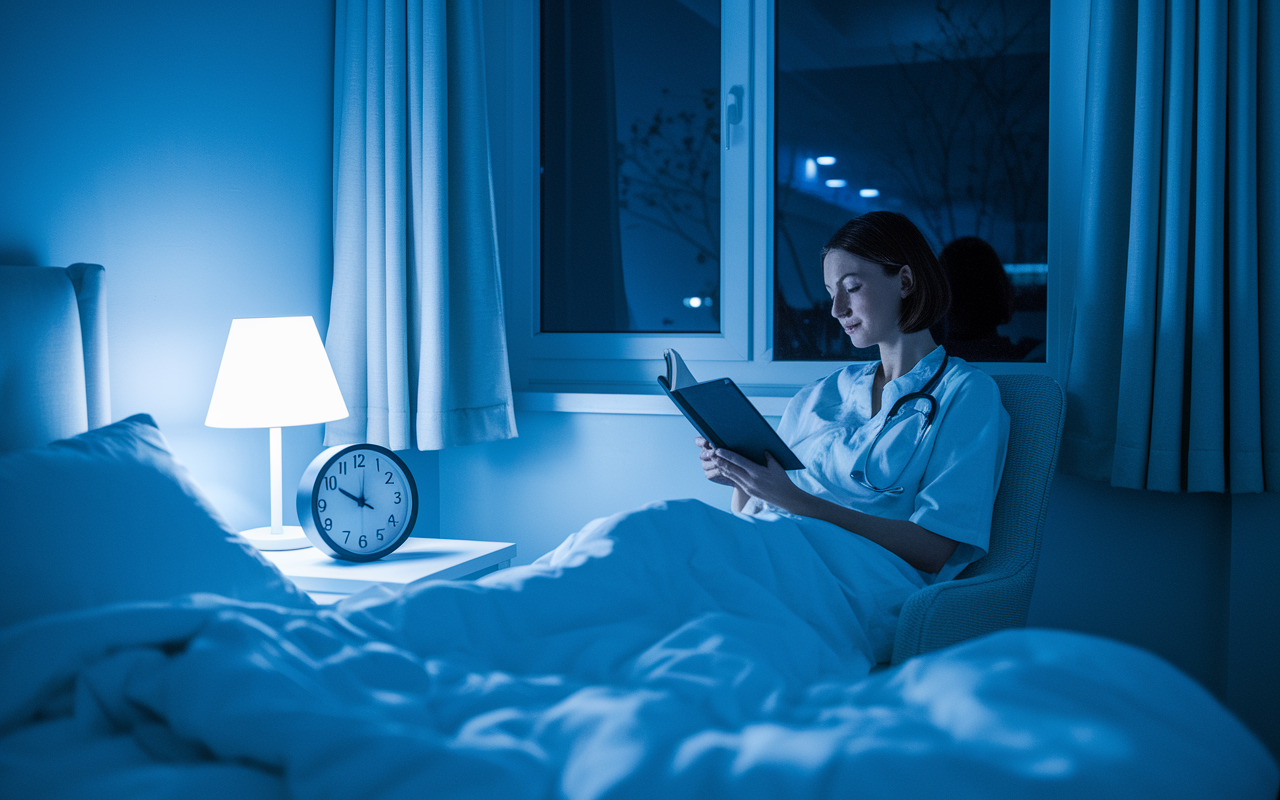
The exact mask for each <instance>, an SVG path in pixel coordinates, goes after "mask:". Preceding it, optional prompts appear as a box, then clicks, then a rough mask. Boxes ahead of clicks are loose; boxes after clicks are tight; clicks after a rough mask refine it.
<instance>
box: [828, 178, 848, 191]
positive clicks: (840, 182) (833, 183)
mask: <svg viewBox="0 0 1280 800" xmlns="http://www.w3.org/2000/svg"><path fill="white" fill-rule="evenodd" d="M848 185H849V182H848V181H846V180H845V179H843V178H831V179H830V180H828V181H827V186H828V187H830V188H832V189H843V188H844V187H846V186H848Z"/></svg>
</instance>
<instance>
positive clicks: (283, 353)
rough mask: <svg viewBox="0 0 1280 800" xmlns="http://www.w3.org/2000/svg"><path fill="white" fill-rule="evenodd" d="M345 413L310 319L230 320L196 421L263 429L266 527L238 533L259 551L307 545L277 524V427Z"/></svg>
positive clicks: (294, 529) (296, 530)
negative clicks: (267, 453) (209, 394)
mask: <svg viewBox="0 0 1280 800" xmlns="http://www.w3.org/2000/svg"><path fill="white" fill-rule="evenodd" d="M346 416H347V406H346V403H344V402H343V401H342V392H341V390H340V389H338V381H337V379H336V378H335V377H334V375H333V367H332V366H330V365H329V356H328V354H326V353H325V351H324V343H322V342H321V341H320V333H319V331H317V330H316V323H315V320H313V319H312V318H311V317H266V318H260V319H233V320H232V321H231V332H230V333H229V334H228V335H227V346H226V348H225V349H224V350H223V352H222V364H221V365H220V366H219V367H218V379H217V381H216V382H215V383H214V386H213V399H212V400H211V401H210V402H209V413H208V415H207V416H206V417H205V420H204V424H205V425H208V426H209V427H211V428H270V429H271V525H270V527H265V528H253V529H251V530H248V531H243V532H242V533H241V535H242V536H244V537H245V538H246V539H248V540H249V541H250V542H252V543H253V544H254V545H255V546H257V547H258V548H259V549H261V550H297V549H300V548H303V547H310V546H311V542H309V541H308V540H307V537H306V535H305V534H303V532H302V528H300V527H298V526H297V525H289V526H285V525H283V524H282V519H283V508H284V504H283V502H282V499H283V493H282V491H281V486H280V484H281V479H282V478H281V472H282V470H281V468H280V462H281V458H280V450H281V445H280V441H281V437H280V428H282V427H284V426H286V425H311V424H314V423H317V422H329V421H330V420H335V419H342V418H343V417H346Z"/></svg>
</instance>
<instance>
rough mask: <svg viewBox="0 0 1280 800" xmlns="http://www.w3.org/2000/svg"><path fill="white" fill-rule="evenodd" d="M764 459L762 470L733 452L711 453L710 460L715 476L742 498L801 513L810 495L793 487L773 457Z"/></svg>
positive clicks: (797, 487) (767, 454)
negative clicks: (725, 481) (748, 497)
mask: <svg viewBox="0 0 1280 800" xmlns="http://www.w3.org/2000/svg"><path fill="white" fill-rule="evenodd" d="M765 459H766V460H767V461H768V463H767V464H766V465H765V466H763V467H762V466H760V465H759V464H757V463H756V462H754V461H752V460H751V459H749V458H747V457H746V456H744V455H740V454H738V453H735V452H733V451H732V450H713V451H712V454H711V459H710V460H711V463H712V464H714V466H715V470H716V474H717V475H721V476H724V477H726V478H728V479H729V481H730V482H731V483H732V485H733V486H734V487H735V488H737V489H741V490H742V491H743V492H744V493H745V494H747V495H750V496H751V497H756V498H759V499H760V500H763V501H765V502H766V503H770V504H772V505H775V506H777V507H778V508H781V509H784V510H786V511H790V512H792V513H800V512H799V509H800V508H801V507H802V506H803V503H804V501H805V500H806V499H811V498H812V495H810V494H809V493H808V492H806V491H805V490H803V489H801V488H800V487H799V486H796V485H795V484H794V483H792V481H791V476H790V475H788V474H787V471H786V470H785V469H783V468H782V465H781V464H779V463H778V460H777V459H776V458H774V457H773V454H772V453H765ZM704 463H705V462H704ZM704 469H706V467H704Z"/></svg>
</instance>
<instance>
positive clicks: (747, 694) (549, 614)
mask: <svg viewBox="0 0 1280 800" xmlns="http://www.w3.org/2000/svg"><path fill="white" fill-rule="evenodd" d="M102 277H103V274H102V271H101V268H94V267H90V266H86V265H76V266H73V267H71V268H67V269H54V268H0V350H2V351H3V352H0V367H2V369H0V375H2V376H3V378H2V380H3V384H0V403H2V407H0V410H3V411H4V412H5V416H4V417H3V419H4V438H3V439H0V441H3V443H4V449H5V450H7V451H8V452H6V453H3V454H0V508H3V509H4V510H5V514H6V517H7V529H8V534H7V538H8V544H7V546H8V548H9V550H10V552H9V553H7V554H6V558H5V560H4V562H3V563H4V567H3V568H4V570H5V581H4V586H5V588H4V603H3V604H2V606H0V686H3V687H4V691H3V693H0V787H3V788H2V789H0V793H3V794H4V796H6V797H23V798H43V797H48V798H71V797H77V798H78V797H94V798H116V797H120V798H140V797H147V798H152V797H154V798H226V797H236V798H238V799H239V800H256V798H286V797H292V798H329V797H360V798H374V799H380V798H402V797H403V798H408V797H432V798H491V797H492V798H555V797H566V798H584V799H586V798H623V797H641V798H653V797H663V798H673V799H674V798H684V797H688V798H707V797H733V798H751V797H761V798H765V797H768V798H774V797H789V798H807V797H868V798H880V797H883V798H925V797H939V796H947V797H960V798H969V797H971V798H990V797H1037V798H1040V797H1045V798H1053V797H1062V798H1077V797H1099V798H1108V797H1116V798H1119V797H1125V798H1132V797H1160V798H1181V797H1185V798H1202V797H1235V798H1260V799H1261V798H1266V799H1267V800H1270V798H1273V797H1275V796H1276V790H1277V785H1278V782H1280V773H1278V772H1277V767H1276V764H1275V762H1274V761H1273V759H1272V758H1271V756H1270V755H1269V754H1268V753H1267V751H1266V750H1265V748H1264V747H1263V746H1262V745H1261V743H1260V742H1259V741H1258V740H1257V739H1256V738H1255V737H1254V736H1253V735H1252V734H1251V733H1250V732H1249V731H1248V730H1247V729H1246V728H1245V727H1244V726H1243V725H1242V724H1241V723H1240V722H1239V721H1238V720H1237V719H1236V718H1235V717H1234V716H1232V715H1231V714H1230V713H1229V712H1228V711H1227V710H1226V709H1224V708H1223V707H1222V705H1221V704H1219V703H1218V702H1217V700H1216V699H1215V698H1213V697H1212V696H1211V695H1210V694H1209V693H1208V692H1206V691H1205V690H1204V689H1203V688H1201V687H1200V686H1199V685H1197V684H1196V683H1195V682H1194V681H1192V680H1191V679H1189V678H1188V677H1186V676H1185V675H1183V674H1181V673H1180V672H1178V671H1177V670H1176V669H1174V668H1173V667H1172V666H1170V665H1169V664H1167V663H1165V662H1164V661H1162V660H1161V659H1159V658H1157V657H1156V656H1154V655H1152V654H1150V653H1147V652H1145V651H1142V650H1140V649H1137V648H1134V647H1131V646H1128V645H1125V644H1122V643H1119V642H1114V641H1109V640H1105V639H1100V638H1097V637H1091V636H1085V635H1081V634H1077V633H1071V632H1066V631H1054V630H1036V629H1023V630H1007V631H1002V632H999V633H995V634H991V635H987V636H982V637H978V638H974V639H970V640H968V641H964V642H961V643H959V644H956V645H953V646H950V647H947V648H945V649H943V650H939V651H937V652H933V653H928V654H925V655H921V656H917V657H915V658H911V659H909V660H906V661H905V662H904V663H902V664H900V665H897V666H895V667H893V668H890V669H884V670H878V671H874V670H873V669H872V664H871V663H869V662H868V661H867V659H866V658H865V654H861V653H860V651H858V650H857V648H855V647H852V646H850V645H849V642H850V641H852V640H853V639H855V638H856V635H857V633H856V631H853V630H852V629H850V628H849V627H848V626H849V625H850V624H851V622H850V617H849V615H848V613H847V609H841V608H840V607H839V606H840V603H839V602H833V600H832V596H831V595H830V594H829V593H827V589H826V584H825V580H826V579H825V578H824V577H823V575H822V569H823V564H822V561H821V559H815V558H813V557H810V556H806V555H804V554H803V553H799V552H797V551H796V548H794V547H792V546H791V545H788V544H786V543H784V542H777V543H764V544H758V543H753V544H752V545H751V546H745V545H742V544H741V543H740V542H739V543H732V542H726V541H724V540H722V539H716V538H714V537H713V536H711V535H710V534H706V533H705V532H704V531H701V530H700V526H698V525H697V524H696V520H697V519H698V515H700V514H711V513H719V512H717V511H715V510H714V509H710V508H708V507H705V506H701V505H700V504H693V503H692V501H671V502H667V503H660V504H656V505H655V506H654V507H653V508H651V509H649V511H648V512H647V513H645V514H643V515H631V516H627V517H625V520H627V521H626V522H625V526H627V527H628V531H629V532H628V534H627V536H626V537H617V536H612V537H611V536H606V535H603V534H600V533H599V532H600V531H602V530H612V528H610V525H614V526H616V525H617V524H618V522H617V520H613V521H612V522H611V521H609V520H603V521H597V522H595V523H593V524H589V525H587V526H586V527H585V528H584V529H583V531H580V532H579V533H577V534H574V535H573V536H571V537H569V539H567V540H566V544H565V545H562V547H561V548H559V549H557V551H555V552H554V553H552V554H548V556H547V557H545V558H543V559H540V561H539V562H538V563H535V564H533V565H529V566H524V567H516V568H512V569H509V570H504V571H502V572H499V573H493V574H491V575H488V576H485V577H484V578H481V579H479V580H477V581H473V582H448V581H427V582H420V583H418V584H412V585H410V586H409V587H406V589H405V590H404V591H403V592H402V593H393V592H389V591H386V590H382V589H373V590H369V591H367V592H365V593H362V594H360V595H356V596H353V597H351V598H348V599H346V600H344V601H342V602H341V603H339V604H337V605H336V606H329V607H320V606H317V605H315V604H314V603H312V602H311V601H310V600H309V599H308V598H307V597H306V595H305V594H304V593H302V592H300V591H298V590H297V589H296V588H295V587H293V585H292V584H291V583H290V582H289V581H288V580H287V579H285V578H284V577H283V576H282V575H280V573H279V572H278V571H276V570H275V569H274V568H273V567H272V566H271V565H270V564H269V563H268V562H267V561H265V560H264V559H263V558H262V557H261V556H260V555H258V554H257V553H256V551H255V550H254V549H253V548H252V547H251V546H249V545H248V544H246V543H245V542H244V541H243V540H242V539H240V538H239V537H238V536H237V535H236V534H235V533H234V532H233V531H232V530H231V529H230V528H229V527H228V526H227V525H226V523H225V521H223V520H222V518H221V517H220V516H219V515H218V513H217V510H216V509H214V508H213V507H212V505H211V504H210V503H209V502H208V500H207V499H206V498H205V496H204V495H203V493H201V491H200V489H199V487H198V486H197V485H196V484H195V482H194V481H193V480H192V478H191V476H190V475H189V474H188V473H187V472H186V471H185V469H183V468H182V466H181V464H180V463H179V462H178V461H177V459H175V458H174V456H173V454H172V453H171V452H170V451H169V448H168V446H167V443H166V442H165V440H164V436H163V434H162V432H161V431H160V429H159V427H158V426H157V424H156V422H155V420H153V419H151V418H150V417H147V416H146V415H135V416H132V417H129V418H127V419H124V420H119V421H117V422H114V423H110V424H104V423H106V421H107V419H108V418H109V417H110V412H109V410H107V409H105V408H104V407H103V406H104V403H105V397H106V394H105V387H104V385H103V382H104V381H105V376H106V372H105V370H106V366H105V365H106V359H105V338H104V337H105V315H104V314H103V313H102V292H101V285H102ZM93 365H96V366H93ZM86 376H88V377H86ZM53 440H56V441H53ZM671 520H681V522H679V523H672V524H679V525H680V526H681V529H680V530H679V531H678V533H679V535H678V536H675V537H673V536H672V530H671V525H669V524H667V522H668V521H671ZM690 520H693V521H694V523H695V524H690V523H689V521H690ZM49 530H56V531H58V532H59V536H60V537H63V539H65V541H67V542H68V543H69V544H70V545H71V546H70V547H69V548H67V550H66V552H64V553H63V554H62V555H64V556H66V557H61V558H59V559H56V560H54V559H50V558H48V549H49V545H48V542H47V541H43V540H41V539H40V537H39V536H38V535H26V536H24V535H22V532H28V533H30V532H39V531H49ZM593 548H594V549H593ZM625 548H631V549H630V550H626V549H625ZM620 555H621V556H625V557H626V558H619V556H620ZM621 563H625V564H630V565H631V566H630V567H629V568H628V569H625V570H621V571H620V570H619V568H617V567H616V566H609V565H617V564H621ZM637 563H642V567H641V568H636V567H635V565H636V564H637ZM673 563H674V564H676V565H678V568H677V569H673V568H672V564H673ZM565 587H572V591H567V590H566V588H565ZM659 595H661V596H663V597H665V598H666V600H667V602H657V600H656V598H657V597H658V596H659Z"/></svg>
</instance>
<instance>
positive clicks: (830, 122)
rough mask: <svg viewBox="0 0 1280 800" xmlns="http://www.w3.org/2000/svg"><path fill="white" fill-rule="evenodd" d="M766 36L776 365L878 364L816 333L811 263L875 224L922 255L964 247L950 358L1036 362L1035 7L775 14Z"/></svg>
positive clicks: (819, 5)
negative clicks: (881, 217) (895, 217)
mask: <svg viewBox="0 0 1280 800" xmlns="http://www.w3.org/2000/svg"><path fill="white" fill-rule="evenodd" d="M775 34H776V62H775V63H776V76H775V87H774V93H775V106H774V108H775V118H774V119H775V121H774V126H775V141H776V143H777V144H776V151H775V153H774V156H775V169H776V174H775V180H776V183H775V194H774V209H775V214H774V293H775V295H774V296H775V305H774V343H773V344H774V358H775V360H822V359H841V360H845V359H865V358H875V357H877V356H876V354H875V351H874V349H873V350H871V351H857V352H855V351H854V349H853V347H852V345H851V344H850V343H849V340H848V338H847V337H845V336H844V335H843V332H842V331H841V330H840V328H839V327H838V326H837V325H836V323H835V320H833V319H832V318H831V316H830V313H829V304H828V298H827V294H826V291H825V289H824V288H823V286H822V264H821V260H820V258H819V256H820V254H821V250H822V246H823V245H824V244H825V243H826V241H827V239H828V238H830V236H831V234H833V233H834V232H835V231H836V230H837V229H838V228H839V227H840V226H841V225H843V224H844V223H845V222H847V221H848V220H849V219H851V218H852V217H855V216H857V215H859V214H862V213H865V212H867V211H872V210H876V209H887V210H892V211H899V212H901V213H903V214H906V215H907V216H908V217H910V218H911V220H912V221H913V222H915V223H916V225H918V226H919V227H920V229H921V231H923V233H924V234H925V236H926V237H927V238H928V239H929V242H930V244H931V245H932V246H933V248H934V252H936V253H939V254H941V253H942V252H943V248H944V247H945V246H947V245H948V244H951V243H953V242H956V240H959V239H965V241H963V242H960V243H958V244H957V245H956V246H954V247H952V248H950V249H949V250H948V251H947V255H948V258H947V259H946V260H945V262H946V263H947V265H948V272H949V274H950V275H951V276H952V285H953V294H954V296H955V301H954V302H953V304H952V311H951V313H949V314H948V323H949V325H948V327H949V330H950V333H949V335H948V338H947V340H946V344H947V348H948V350H949V351H951V352H953V353H955V354H956V355H959V356H961V357H964V358H966V359H969V360H974V361H1014V360H1034V361H1043V360H1044V340H1045V308H1046V286H1047V276H1048V266H1047V261H1048V258H1047V256H1048V196H1049V195H1048V154H1049V149H1048V142H1049V106H1048V96H1049V0H1017V2H1015V1H1014V0H955V1H954V2H947V0H899V1H898V2H895V3H884V2H882V1H881V0H788V2H786V3H778V4H777V18H776V27H775ZM966 237H977V238H978V239H981V240H982V241H981V242H974V241H972V240H970V239H967V238H966ZM986 245H990V247H987V246H986ZM995 259H998V262H999V263H996V262H995ZM1002 267H1003V269H1001V268H1002ZM983 276H985V277H983ZM935 330H937V329H935ZM936 335H939V336H940V335H941V332H940V331H938V332H937V333H936Z"/></svg>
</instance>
